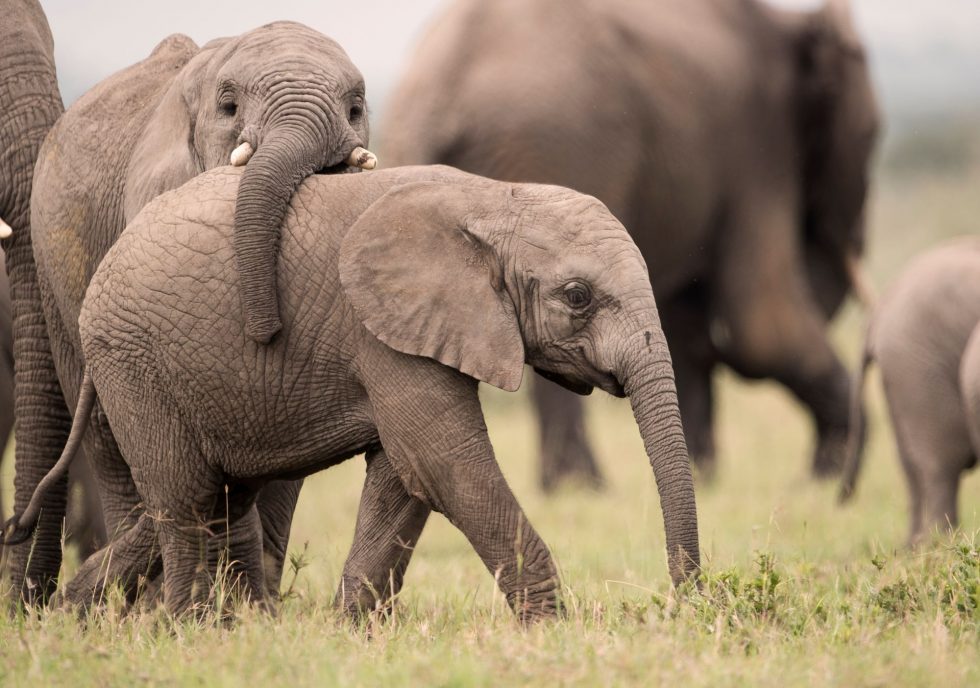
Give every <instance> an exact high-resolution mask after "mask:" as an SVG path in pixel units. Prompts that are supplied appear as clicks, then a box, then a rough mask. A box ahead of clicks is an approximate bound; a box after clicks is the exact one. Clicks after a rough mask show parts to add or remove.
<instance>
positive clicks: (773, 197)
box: [385, 0, 878, 488]
mask: <svg viewBox="0 0 980 688" xmlns="http://www.w3.org/2000/svg"><path fill="white" fill-rule="evenodd" d="M387 120H388V123H389V124H388V126H387V128H386V131H385V134H386V136H385V143H386V150H385V157H386V160H387V162H389V163H391V164H427V163H446V164H450V165H454V166H456V167H459V168H462V169H465V170H468V171H471V172H475V173H478V174H482V175H485V176H488V177H493V178H498V179H504V180H511V181H534V182H548V183H553V184H560V185H563V186H568V187H571V188H573V189H577V190H579V191H583V192H585V193H589V194H592V195H594V196H596V197H598V198H599V199H601V200H602V201H603V202H604V203H605V204H606V205H607V206H608V207H609V208H610V209H611V210H612V211H613V213H614V214H615V215H616V217H617V218H619V219H620V220H621V221H622V222H623V224H624V225H625V226H626V227H627V228H628V229H629V231H630V233H631V234H632V236H633V238H634V240H635V241H636V243H637V245H638V246H639V247H640V250H641V251H642V252H643V255H644V257H645V259H646V261H647V264H648V265H649V268H650V278H651V281H652V283H653V287H654V292H655V293H656V295H657V301H658V303H659V304H660V313H661V318H662V320H663V325H664V330H665V331H666V333H667V338H668V341H669V344H670V349H671V353H672V356H673V361H674V371H675V375H676V380H677V386H678V396H679V401H680V405H681V412H682V415H683V418H684V427H685V432H686V433H687V443H688V448H689V450H690V452H691V454H692V457H693V459H694V460H695V462H697V463H698V464H699V465H700V466H701V467H702V468H703V469H705V470H706V471H708V472H710V471H711V469H712V468H713V466H714V457H715V445H714V439H713V432H712V406H713V401H712V388H711V376H712V371H713V370H714V368H715V367H716V365H717V364H718V363H719V362H723V363H726V364H728V365H729V366H731V367H732V368H734V369H735V370H736V371H738V372H739V373H741V374H742V375H745V376H747V377H752V378H761V377H769V378H774V379H776V380H778V381H779V382H781V383H782V384H783V385H785V386H786V387H787V388H789V390H791V391H792V393H793V394H795V395H796V397H797V398H798V399H799V400H800V401H801V402H802V403H803V404H804V405H805V406H806V407H807V408H808V409H809V410H810V413H811V414H812V416H813V418H814V421H815V423H816V429H817V436H818V437H817V445H816V449H815V454H814V458H813V471H814V473H816V474H818V475H825V474H829V473H833V472H835V471H836V470H838V469H839V466H840V465H841V463H842V461H843V455H844V453H845V447H846V438H847V436H848V430H849V414H848V399H849V391H850V385H849V381H848V375H847V372H846V370H845V369H844V367H843V366H842V365H841V363H840V361H839V360H838V357H837V356H836V354H835V353H834V351H833V349H832V348H831V346H830V344H829V342H828V339H827V335H826V326H827V320H828V319H829V318H830V317H831V316H832V315H833V314H834V313H835V312H836V310H837V309H838V308H839V306H840V304H841V302H842V300H843V299H844V297H845V296H846V294H847V293H848V291H849V289H850V288H851V286H852V283H853V282H854V279H855V278H854V274H853V273H854V272H855V271H856V270H857V265H856V261H857V260H858V258H859V257H860V255H861V254H862V251H863V247H864V224H863V212H862V210H863V206H864V200H865V194H866V190H867V185H868V163H869V157H870V155H871V152H872V148H873V142H874V140H875V134H876V130H877V127H878V113H877V109H876V104H875V99H874V95H873V93H872V89H871V85H870V80H869V74H868V68H867V64H866V61H865V56H864V52H863V49H862V47H861V43H860V41H859V39H858V36H857V35H856V33H855V31H854V28H853V23H852V21H851V18H850V14H849V12H848V9H847V7H844V6H841V4H840V3H837V2H834V3H832V4H831V5H828V6H827V7H824V8H822V9H819V10H816V11H812V12H788V11H781V10H777V9H774V8H772V7H769V6H767V5H765V4H762V3H760V2H757V1H756V0H658V1H655V2H651V1H649V0H572V1H566V0H501V1H500V2H495V3H484V2H480V1H478V0H461V1H460V2H457V3H456V4H455V5H454V6H453V7H452V8H451V9H450V10H449V11H448V12H447V13H446V14H445V16H443V17H442V18H441V20H439V21H437V23H436V24H435V25H434V26H433V28H432V29H431V30H430V32H429V33H428V35H427V36H426V38H425V39H424V40H423V42H422V44H421V47H420V48H419V50H418V52H417V54H416V55H415V57H414V59H413V60H412V62H411V65H410V67H409V68H408V72H407V75H406V76H405V78H404V80H403V81H402V83H401V85H400V87H399V89H398V90H397V92H396V94H395V95H394V97H393V99H392V105H391V107H390V109H389V111H388V115H387ZM535 397H536V401H537V406H538V409H539V411H540V416H541V420H542V433H541V437H542V447H541V449H542V455H543V470H542V474H541V481H542V484H543V486H544V487H545V488H550V487H552V486H553V485H554V484H555V483H556V482H557V481H558V479H559V478H560V477H562V476H565V475H569V474H575V473H577V474H579V475H584V476H585V478H586V479H587V480H589V481H592V482H597V481H598V480H599V472H598V469H597V468H596V466H595V463H594V460H593V458H592V453H591V451H590V449H589V447H588V444H587V442H586V437H585V432H584V428H583V414H582V406H581V403H580V402H579V401H578V400H577V399H575V398H574V397H572V396H571V395H568V394H567V393H565V392H563V391H561V390H559V389H557V388H556V387H554V386H550V387H549V386H547V385H545V384H539V385H537V386H536V390H535Z"/></svg>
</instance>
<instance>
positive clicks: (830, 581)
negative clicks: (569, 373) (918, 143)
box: [0, 166, 980, 687]
mask: <svg viewBox="0 0 980 688" xmlns="http://www.w3.org/2000/svg"><path fill="white" fill-rule="evenodd" d="M977 188H980V168H978V167H976V166H971V167H970V169H968V170H965V171H964V170H959V171H957V173H956V174H955V175H949V174H945V173H941V172H940V173H936V172H930V173H929V174H928V175H920V174H907V173H903V174H899V173H894V174H889V176H888V179H887V180H886V182H884V183H883V184H882V185H881V186H880V187H879V189H878V193H877V195H876V197H875V200H874V203H873V207H872V215H871V220H872V226H873V230H872V246H871V256H872V260H871V267H872V272H873V274H874V276H875V280H876V282H878V284H879V285H881V284H884V283H885V282H886V281H887V280H888V279H890V278H891V277H892V276H894V274H895V273H896V272H897V270H898V269H899V268H900V266H901V265H902V263H903V262H904V261H905V260H907V258H908V257H909V256H910V255H912V254H913V253H915V252H916V251H918V250H921V249H922V248H923V247H925V246H927V245H930V244H933V243H935V242H936V241H938V240H940V239H941V238H942V237H944V236H952V235H955V234H963V233H969V232H974V233H975V232H976V231H977V229H978V225H976V224H975V223H976V218H977V217H980V196H978V194H977V193H976V189H977ZM862 319H863V315H862V314H861V313H860V312H859V311H858V310H857V309H856V308H854V307H853V306H849V307H848V308H847V309H846V310H845V312H844V314H843V317H841V318H839V320H838V322H837V323H836V325H835V330H834V337H835V340H836V341H837V343H838V344H839V349H840V350H841V351H842V354H843V355H844V356H845V357H846V359H847V360H848V361H849V362H852V361H854V360H856V352H857V348H858V340H859V333H860V331H861V329H862V327H861V324H862ZM719 382H720V384H719V388H720V402H719V446H720V453H721V468H720V475H719V480H718V481H717V484H715V485H712V486H710V487H707V488H701V487H699V490H698V506H699V514H700V524H701V544H702V548H703V553H704V560H705V583H704V586H703V590H702V592H701V593H700V594H680V595H678V594H676V593H674V592H672V591H671V589H670V586H669V583H668V579H667V575H666V564H665V553H664V539H663V538H664V536H663V527H662V519H661V515H660V508H659V504H658V500H657V493H656V488H655V485H654V482H653V478H652V475H651V472H650V470H649V466H648V464H647V460H646V458H645V456H644V454H643V449H642V444H641V442H640V438H639V434H638V432H637V430H636V427H635V425H634V424H633V420H632V417H631V415H630V411H629V406H628V404H626V403H623V402H620V401H617V400H614V399H612V398H609V397H605V398H600V397H599V396H598V395H597V396H596V398H594V399H590V401H589V414H590V415H589V422H590V432H591V435H592V438H593V440H594V442H595V445H596V448H597V450H598V452H599V455H600V459H601V463H602V468H603V470H604V471H605V474H606V476H607V477H608V480H609V485H608V488H607V489H606V490H605V491H604V492H602V493H591V492H583V491H578V490H574V489H568V490H566V491H564V492H562V493H560V494H559V495H557V496H555V497H550V498H545V497H544V496H542V495H541V494H540V493H539V492H538V491H537V489H536V487H535V468H536V466H535V460H534V445H535V434H534V433H535V431H534V427H533V425H532V423H531V420H530V417H529V410H530V409H529V407H528V403H527V398H526V396H525V395H524V393H523V392H522V393H518V394H516V395H506V394H503V393H497V392H494V391H492V390H485V392H486V393H485V408H486V409H487V415H488V422H489V425H490V428H491V434H492V436H493V440H494V445H495V447H496V449H497V453H498V457H499V459H500V462H501V464H502V465H503V468H504V471H505V473H506V475H507V477H508V480H509V481H510V482H511V485H512V486H513V488H514V490H515V492H516V493H517V495H518V497H519V499H520V500H521V502H522V503H523V505H524V507H525V509H526V511H527V513H528V515H529V516H530V518H531V520H532V522H533V523H534V524H535V526H536V527H537V529H538V531H539V532H540V533H541V534H542V536H543V537H544V539H545V540H546V542H548V543H549V545H550V547H551V548H552V552H553V553H554V555H555V558H556V560H557V561H558V563H559V566H560V569H561V572H562V578H563V584H564V595H565V601H566V603H567V605H568V607H569V612H568V615H567V618H565V619H564V620H562V621H560V622H555V623H546V624H542V625H539V626H537V627H534V628H531V629H529V630H522V629H521V628H520V627H519V626H518V625H517V624H516V622H515V620H514V618H513V617H512V615H511V614H510V613H509V611H508V610H507V608H506V605H505V604H504V601H503V599H502V597H501V596H500V594H499V593H498V592H497V591H496V590H495V589H494V586H493V580H492V578H491V576H490V575H489V574H488V573H487V572H486V571H485V570H484V569H483V567H482V565H481V563H480V562H479V560H478V559H477V557H476V555H475V554H474V553H473V551H472V550H471V549H470V547H469V545H468V544H467V543H466V541H465V540H464V539H463V537H462V536H461V535H460V534H459V533H458V532H456V531H455V530H454V529H453V528H452V527H451V526H450V525H449V524H448V523H447V522H446V521H445V520H444V519H443V518H442V517H440V516H434V517H433V518H432V520H431V522H430V525H429V527H428V529H427V531H426V533H425V535H424V537H423V539H422V541H421V543H420V544H419V547H418V551H417V552H416V554H415V557H414V559H413V562H412V566H411V568H410V571H409V573H408V576H407V580H406V585H405V590H404V592H403V594H402V596H401V598H400V601H399V604H398V606H397V611H396V614H395V616H394V618H393V619H391V620H390V621H388V622H387V623H384V624H375V625H371V626H367V627H363V628H354V629H352V628H350V627H348V626H347V625H345V624H344V622H343V620H342V619H341V618H340V617H339V616H338V615H337V614H336V613H335V612H334V611H333V610H332V608H331V606H330V601H331V598H332V595H333V592H334V589H335V587H336V584H337V580H338V577H339V574H340V570H341V567H342V565H343V560H344V556H345V554H346V550H347V547H348V545H349V542H350V538H351V534H352V532H353V519H354V514H355V511H356V505H357V500H358V496H359V490H360V482H361V480H362V477H363V470H364V466H363V461H362V460H360V459H357V460H354V461H350V462H348V463H347V464H345V465H343V466H341V467H339V468H336V469H333V470H331V471H328V472H326V473H324V474H321V475H319V476H317V477H315V478H314V479H312V480H310V481H309V483H308V484H307V486H306V488H305V490H304V493H303V496H302V499H301V503H300V506H299V510H298V514H297V517H296V523H295V527H294V531H293V533H294V535H293V540H292V549H293V550H294V552H296V553H303V556H302V558H303V559H304V564H305V565H304V566H303V567H302V568H301V570H299V571H298V572H290V573H288V574H287V575H286V579H285V585H286V586H287V587H289V588H291V593H290V595H289V596H288V599H287V600H286V601H285V603H284V604H283V607H282V610H281V613H280V614H279V615H278V617H276V618H271V617H269V616H265V615H262V614H260V613H258V612H254V611H251V610H247V609H245V610H242V611H241V612H240V613H239V615H238V618H237V621H236V622H235V623H234V624H232V625H230V626H214V625H200V624H193V623H185V624H183V625H180V626H178V627H177V628H173V627H171V626H170V625H168V624H167V623H166V622H165V621H164V619H163V616H162V614H160V613H159V612H152V611H151V612H143V613H133V614H128V615H126V614H123V613H122V612H120V611H119V606H118V605H111V606H110V608H109V609H108V610H107V611H106V612H105V613H103V614H99V615H96V616H94V617H92V618H90V619H88V620H87V621H86V622H84V623H83V622H79V621H77V620H76V619H75V618H74V617H71V616H68V615H66V614H64V613H61V612H58V611H50V612H42V613H40V614H37V615H31V616H29V617H26V618H23V617H22V618H16V619H9V618H6V617H5V616H3V615H0V685H4V686H28V685H29V686H41V685H71V686H88V685H96V686H107V685H132V684H147V685H176V684H180V685H228V686H232V685H234V686H238V685H243V684H246V685H297V686H303V685H310V686H313V685H316V686H330V685H343V686H353V685H365V686H374V685H386V686H402V685H404V686H419V685H439V686H442V685H486V686H499V685H549V686H550V685H571V684H597V685H629V684H639V683H641V682H643V683H644V684H647V685H659V684H664V685H667V684H668V683H670V684H672V683H673V682H674V681H677V682H682V681H683V682H684V684H685V685H692V686H702V685H703V686H726V685H746V686H769V685H772V686H777V685H778V686H794V685H840V686H860V685H868V686H878V685H903V686H914V685H940V686H946V687H951V686H960V685H963V686H966V685H980V551H978V550H980V534H978V533H980V472H973V473H971V474H970V475H968V477H967V479H966V480H965V481H964V484H963V487H962V492H961V508H962V517H963V528H962V532H961V533H960V534H957V535H955V536H953V537H948V538H939V539H937V541H936V542H935V543H934V544H933V545H931V546H929V547H927V548H924V549H922V550H919V551H916V552H910V551H907V550H905V549H904V548H903V543H904V538H905V535H906V528H907V513H906V510H907V504H906V502H907V500H906V494H905V485H904V482H903V478H902V476H901V474H900V471H899V467H898V461H897V458H896V456H895V451H894V445H893V442H892V439H891V435H890V430H889V428H888V425H887V421H886V419H885V416H884V407H883V404H882V399H881V394H880V390H879V389H878V387H877V377H876V376H873V381H872V384H871V385H870V388H871V394H870V401H871V405H870V413H871V423H872V425H871V435H870V437H869V444H868V456H867V458H866V462H865V466H866V469H865V471H864V474H863V480H862V481H861V484H860V487H859V493H858V496H857V498H856V500H855V502H854V503H853V504H852V505H850V506H849V507H847V508H839V507H837V505H836V503H835V496H836V486H834V485H832V484H822V485H821V484H816V483H814V482H812V481H811V480H809V479H808V476H807V466H808V461H809V458H808V457H809V451H810V444H811V440H812V437H811V430H810V428H809V425H808V420H807V419H806V417H805V416H804V415H803V413H802V412H801V411H800V409H799V408H798V407H797V406H796V404H795V403H794V402H793V401H792V399H791V398H789V396H788V395H787V394H786V393H785V392H783V391H782V390H781V389H778V388H776V387H774V386H772V385H769V384H751V385H749V384H746V383H744V382H741V381H738V380H736V379H735V378H734V377H732V376H730V375H723V376H722V378H721V379H720V380H719ZM9 463H10V462H7V464H8V466H9ZM7 470H8V471H9V468H8V469H7ZM5 483H6V484H7V485H8V486H9V476H7V477H6V480H5ZM8 494H9V492H8ZM72 566H73V564H72V563H71V562H70V561H69V563H68V564H66V568H67V569H69V573H70V569H71V568H72Z"/></svg>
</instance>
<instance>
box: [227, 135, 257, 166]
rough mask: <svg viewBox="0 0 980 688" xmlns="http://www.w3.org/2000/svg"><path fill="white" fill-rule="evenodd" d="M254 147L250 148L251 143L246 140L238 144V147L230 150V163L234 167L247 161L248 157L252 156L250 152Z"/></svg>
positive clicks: (252, 151)
mask: <svg viewBox="0 0 980 688" xmlns="http://www.w3.org/2000/svg"><path fill="white" fill-rule="evenodd" d="M254 152H255V149H254V148H252V144H251V143H249V142H248V141H245V142H244V143H241V144H239V146H238V148H236V149H235V150H233V151H232V152H231V164H232V165H234V166H235V167H241V166H242V165H244V164H245V163H247V162H248V159H249V158H251V157H252V153H254Z"/></svg>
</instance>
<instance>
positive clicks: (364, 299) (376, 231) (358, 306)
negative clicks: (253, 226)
mask: <svg viewBox="0 0 980 688" xmlns="http://www.w3.org/2000/svg"><path fill="white" fill-rule="evenodd" d="M505 195H506V197H505ZM508 200H509V195H507V194H506V192H505V191H504V190H503V185H495V186H493V187H488V188H486V189H479V190H476V189H469V188H467V189H464V188H461V187H459V186H454V185H451V184H444V183H438V182H416V183H411V184H406V185H404V186H399V187H396V188H394V189H392V190H390V191H388V192H387V193H386V194H385V195H384V196H382V197H381V198H379V199H378V200H377V201H375V202H374V203H373V204H372V205H371V206H370V207H369V208H368V209H367V210H366V211H365V212H364V213H363V214H362V215H361V216H360V218H359V219H358V220H357V222H355V223H354V225H353V226H352V227H351V228H350V230H349V231H348V233H347V235H346V237H345V238H344V242H343V246H342V248H341V253H340V279H341V282H342V283H343V287H344V290H345V291H346V293H347V296H348V297H349V298H350V300H351V303H352V304H353V306H354V310H355V312H356V313H357V315H358V317H359V318H360V319H361V321H362V322H363V323H364V325H365V327H367V329H368V330H370V331H371V333H372V334H374V335H375V336H376V337H377V338H378V339H380V340H381V341H382V342H384V343H385V344H387V345H388V346H390V347H391V348H393V349H395V350H397V351H401V352H402V353H406V354H411V355H414V356H426V357H428V358H432V359H435V360H436V361H439V362H440V363H443V364H445V365H448V366H451V367H453V368H455V369H456V370H459V371H460V372H462V373H465V374H466V375H469V376H471V377H474V378H476V379H477V380H482V381H483V382H487V383H489V384H491V385H493V386H495V387H499V388H501V389H505V390H507V391H511V392H512V391H514V390H516V389H517V388H518V387H520V384H521V377H522V375H523V372H524V342H523V340H522V338H521V331H520V327H519V325H518V321H517V315H516V312H515V308H514V304H513V302H512V301H511V299H510V296H509V295H508V293H507V290H506V288H505V286H504V281H503V266H502V264H501V260H500V255H499V253H498V252H497V250H496V245H497V241H496V240H495V239H496V237H495V236H494V235H493V234H492V231H493V230H492V229H491V228H489V227H488V226H487V225H486V222H487V220H486V218H487V215H486V214H485V212H481V211H488V210H490V211H491V212H492V210H491V209H492V208H497V209H500V212H501V214H506V212H507V210H506V204H507V202H508Z"/></svg>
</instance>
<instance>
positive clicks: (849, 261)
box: [844, 253, 877, 309]
mask: <svg viewBox="0 0 980 688" xmlns="http://www.w3.org/2000/svg"><path fill="white" fill-rule="evenodd" d="M844 266H845V267H846V269H847V277H848V279H849V280H850V281H851V286H852V287H854V294H855V296H857V298H858V301H860V302H861V305H862V306H864V307H865V308H869V309H871V308H874V305H875V301H877V296H876V295H875V288H874V285H873V284H872V283H871V279H870V278H869V277H868V273H867V271H866V270H865V269H864V263H863V262H862V261H861V259H860V258H859V257H858V256H856V255H854V254H853V253H848V254H847V256H846V257H845V258H844Z"/></svg>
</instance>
